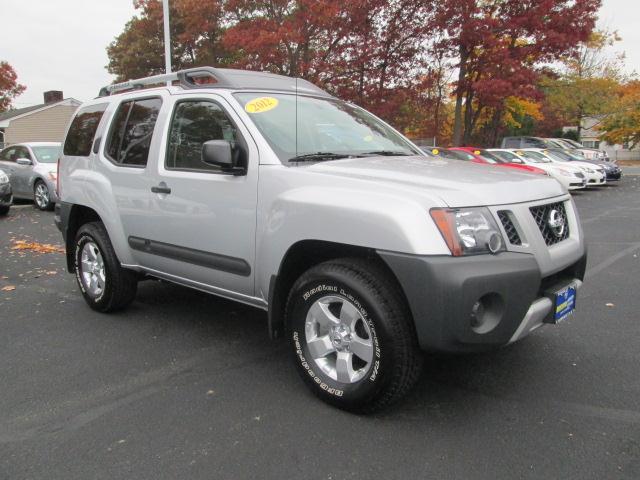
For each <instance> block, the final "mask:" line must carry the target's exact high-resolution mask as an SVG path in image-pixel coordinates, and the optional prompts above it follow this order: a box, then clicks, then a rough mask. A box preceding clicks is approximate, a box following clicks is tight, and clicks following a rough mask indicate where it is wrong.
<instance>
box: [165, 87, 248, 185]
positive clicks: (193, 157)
mask: <svg viewBox="0 0 640 480" xmlns="http://www.w3.org/2000/svg"><path fill="white" fill-rule="evenodd" d="M209 140H228V141H229V142H231V143H232V145H237V143H238V142H239V141H240V134H239V132H238V129H237V128H236V126H235V125H234V124H233V122H232V121H231V119H230V118H229V117H228V115H227V114H226V113H225V111H224V110H223V109H222V107H220V106H219V105H218V104H217V103H214V102H211V101H205V100H194V101H191V100H189V101H182V102H179V103H177V104H176V107H175V110H174V113H173V118H172V119H171V126H170V129H169V141H168V145H167V156H166V159H165V166H166V168H167V169H168V170H196V171H204V172H219V171H220V167H218V166H216V165H210V164H208V163H204V162H203V161H202V144H203V143H205V142H208V141H209ZM240 151H241V149H238V148H234V154H241V153H240Z"/></svg>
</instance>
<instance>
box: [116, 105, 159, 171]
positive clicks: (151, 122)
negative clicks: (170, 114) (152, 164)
mask: <svg viewBox="0 0 640 480" xmlns="http://www.w3.org/2000/svg"><path fill="white" fill-rule="evenodd" d="M161 106H162V100H161V99H159V98H145V99H142V100H129V101H126V102H122V103H121V104H120V106H119V107H118V110H117V111H116V113H115V115H114V116H113V123H112V125H111V131H110V133H109V139H108V142H107V145H106V154H107V156H108V157H109V158H110V159H111V161H113V162H115V163H117V164H119V165H129V166H138V167H144V166H145V165H146V164H147V159H148V157H149V147H150V145H151V137H152V136H153V129H154V127H155V125H156V120H157V118H158V113H159V112H160V107H161Z"/></svg>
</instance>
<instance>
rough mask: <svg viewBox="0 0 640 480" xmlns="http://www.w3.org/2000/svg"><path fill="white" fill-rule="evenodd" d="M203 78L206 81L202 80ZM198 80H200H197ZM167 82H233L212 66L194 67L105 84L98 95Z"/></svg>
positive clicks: (202, 84) (192, 85)
mask: <svg viewBox="0 0 640 480" xmlns="http://www.w3.org/2000/svg"><path fill="white" fill-rule="evenodd" d="M203 79H206V80H207V81H202V80H203ZM198 80H201V81H200V82H199V81H198ZM211 80H213V81H211ZM168 82H179V83H180V86H181V87H183V88H203V87H218V88H219V87H233V82H231V81H229V79H228V78H227V77H225V75H224V73H223V72H221V71H220V69H217V68H213V67H196V68H188V69H186V70H180V71H178V72H172V73H163V74H160V75H153V76H151V77H145V78H138V79H136V80H128V81H126V82H121V83H114V84H113V85H107V86H106V87H102V88H101V89H100V93H99V94H98V96H99V97H108V96H109V95H113V94H115V93H119V92H124V91H126V90H138V89H141V88H143V87H146V86H149V85H159V84H162V83H168Z"/></svg>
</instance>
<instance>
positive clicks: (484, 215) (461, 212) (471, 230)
mask: <svg viewBox="0 0 640 480" xmlns="http://www.w3.org/2000/svg"><path fill="white" fill-rule="evenodd" d="M430 213H431V217H432V218H433V220H434V222H436V226H437V227H438V230H440V233H441V234H442V237H443V238H444V241H445V242H446V244H447V246H448V247H449V250H451V254H452V255H453V256H454V257H460V256H463V255H477V254H481V253H498V252H501V251H503V250H505V245H504V240H503V239H502V235H501V234H500V230H499V229H498V225H497V224H496V221H495V220H494V219H493V217H492V216H491V213H490V212H489V210H487V209H486V208H461V209H449V208H433V209H431V212H430Z"/></svg>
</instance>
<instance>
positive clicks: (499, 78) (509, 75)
mask: <svg viewBox="0 0 640 480" xmlns="http://www.w3.org/2000/svg"><path fill="white" fill-rule="evenodd" d="M600 3H601V1H600V0H443V1H442V2H440V3H439V8H438V11H437V16H436V20H437V21H436V23H435V27H436V28H438V29H440V30H442V31H444V32H446V34H447V37H448V45H447V46H448V48H449V52H450V55H451V56H452V58H455V60H456V66H457V68H458V78H457V81H456V90H455V98H456V103H455V122H454V133H453V142H454V143H455V144H462V143H468V142H469V140H470V139H471V135H472V132H473V131H474V128H475V127H476V125H477V122H478V121H479V120H480V118H482V116H483V115H485V113H486V112H485V110H487V109H488V110H491V111H492V113H491V115H492V120H491V123H492V130H493V131H497V127H498V125H499V124H500V122H501V121H502V117H503V115H504V113H505V104H504V100H505V99H506V98H508V97H513V96H515V97H519V98H525V99H531V98H533V99H535V98H536V96H538V95H539V92H537V91H536V89H535V83H536V76H537V73H536V67H537V66H538V65H540V64H542V63H545V62H552V61H555V60H557V59H558V58H559V57H560V56H561V55H564V54H567V53H568V52H571V51H572V50H574V49H575V48H576V46H577V45H578V43H579V42H580V41H581V40H585V39H586V38H587V37H588V35H589V34H590V32H591V31H592V30H593V26H594V23H595V14H596V12H597V10H598V8H599V7H600Z"/></svg>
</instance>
